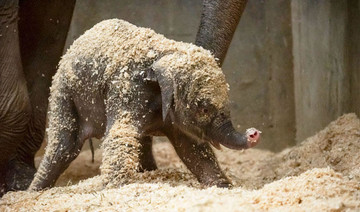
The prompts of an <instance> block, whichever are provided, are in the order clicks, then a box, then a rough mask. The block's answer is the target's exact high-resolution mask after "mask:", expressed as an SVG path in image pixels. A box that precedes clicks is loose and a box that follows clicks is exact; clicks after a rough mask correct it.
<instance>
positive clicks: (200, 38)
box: [195, 0, 247, 66]
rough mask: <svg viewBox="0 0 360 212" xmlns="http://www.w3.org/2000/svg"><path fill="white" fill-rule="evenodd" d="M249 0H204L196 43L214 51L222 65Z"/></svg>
mask: <svg viewBox="0 0 360 212" xmlns="http://www.w3.org/2000/svg"><path fill="white" fill-rule="evenodd" d="M246 3H247V0H203V10H202V15H201V22H200V26H199V31H198V33H197V35H196V41H195V44H196V45H198V46H202V47H204V48H205V49H208V50H210V51H211V52H213V54H214V56H215V57H216V58H218V59H219V60H218V63H219V65H220V66H221V65H222V63H223V62H224V59H225V56H226V53H227V50H228V48H229V45H230V42H231V40H232V37H233V35H234V32H235V30H236V27H237V25H238V23H239V20H240V17H241V15H242V13H243V11H244V9H245V5H246Z"/></svg>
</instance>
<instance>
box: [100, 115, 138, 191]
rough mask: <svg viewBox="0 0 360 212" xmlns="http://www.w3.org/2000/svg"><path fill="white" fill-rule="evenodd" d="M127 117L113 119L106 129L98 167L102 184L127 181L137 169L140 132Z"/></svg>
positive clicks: (107, 184)
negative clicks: (100, 161)
mask: <svg viewBox="0 0 360 212" xmlns="http://www.w3.org/2000/svg"><path fill="white" fill-rule="evenodd" d="M128 120H129V118H128V117H122V118H121V119H118V120H115V121H114V123H113V124H111V126H109V128H108V129H107V133H106V137H105V140H104V142H103V159H102V165H101V167H100V170H101V177H102V181H103V184H104V186H106V187H108V188H114V187H118V186H120V185H122V184H125V183H128V182H129V181H130V180H131V179H133V177H134V176H135V174H136V173H137V172H138V170H139V158H140V147H141V144H140V141H139V140H140V137H141V136H140V134H139V132H138V130H137V128H136V127H135V126H134V125H133V124H131V123H129V121H128Z"/></svg>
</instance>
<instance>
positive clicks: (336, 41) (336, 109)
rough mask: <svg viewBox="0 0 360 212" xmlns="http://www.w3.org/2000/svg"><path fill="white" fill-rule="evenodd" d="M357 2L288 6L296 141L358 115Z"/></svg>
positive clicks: (307, 0)
mask: <svg viewBox="0 0 360 212" xmlns="http://www.w3.org/2000/svg"><path fill="white" fill-rule="evenodd" d="M358 8H359V1H358V0H356V1H335V0H333V1H331V0H317V1H314V0H303V1H297V0H293V1H292V19H293V20H292V23H293V27H292V29H293V39H294V40H293V45H294V48H293V54H294V77H295V81H294V84H295V116H296V129H297V133H296V139H297V141H299V142H300V141H302V140H303V139H305V138H306V137H308V136H309V135H312V134H314V133H316V132H317V131H319V130H321V129H322V128H323V127H325V126H326V125H327V124H328V123H329V122H330V121H332V120H334V119H336V118H337V117H338V116H340V115H342V114H344V113H348V112H357V113H358V114H359V109H358V108H359V106H360V104H359V103H360V102H359V82H360V81H359V71H360V70H359V67H360V66H359V42H360V40H359V28H360V25H359V9H358Z"/></svg>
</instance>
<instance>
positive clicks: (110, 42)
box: [59, 19, 229, 107]
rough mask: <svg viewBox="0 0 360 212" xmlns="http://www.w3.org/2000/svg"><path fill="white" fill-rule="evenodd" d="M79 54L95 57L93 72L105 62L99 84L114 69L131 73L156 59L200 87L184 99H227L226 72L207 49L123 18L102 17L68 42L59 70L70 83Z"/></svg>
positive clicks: (167, 72) (74, 79)
mask: <svg viewBox="0 0 360 212" xmlns="http://www.w3.org/2000/svg"><path fill="white" fill-rule="evenodd" d="M82 58H90V59H91V58H94V61H92V64H93V66H94V71H96V72H98V71H99V72H101V71H102V70H98V67H99V66H100V64H99V61H102V62H103V63H106V68H105V70H104V71H103V72H104V73H103V75H102V79H99V80H100V81H101V82H96V83H99V84H104V83H106V82H107V80H109V79H111V78H112V76H113V75H114V74H116V73H117V72H124V73H127V75H129V76H132V75H133V73H132V72H133V71H134V70H133V69H131V68H130V67H129V65H133V64H136V66H138V67H136V69H141V68H144V67H148V66H149V65H150V66H151V65H152V64H153V63H154V62H156V61H157V62H158V65H159V66H162V67H163V69H162V70H161V71H164V73H162V74H163V75H166V76H168V77H170V78H174V77H176V78H177V80H178V81H179V82H178V83H179V84H189V85H188V86H187V88H189V89H191V88H197V87H200V88H201V89H200V90H199V92H192V91H191V90H185V91H184V92H185V93H189V94H190V95H186V96H187V97H188V98H189V99H188V100H187V102H193V100H194V99H195V98H202V97H203V98H207V99H210V100H212V101H213V102H212V103H213V104H214V105H215V106H217V107H222V106H223V105H222V104H223V103H227V102H228V89H229V88H228V84H227V83H226V81H225V75H224V74H223V72H222V70H221V68H220V67H219V66H218V64H217V62H216V60H215V58H214V57H213V55H212V54H211V52H210V51H208V50H205V49H203V48H202V47H198V46H195V45H193V44H191V43H184V42H178V41H174V40H170V39H167V38H165V37H164V36H163V35H161V34H158V33H156V32H154V31H153V30H151V29H148V28H143V27H137V26H135V25H133V24H130V23H128V22H126V21H123V20H119V19H110V20H105V21H102V22H100V23H98V24H96V25H95V26H94V27H92V28H91V29H89V30H88V31H86V32H85V33H84V34H83V35H81V36H80V37H79V38H78V39H76V40H75V41H74V43H73V44H72V45H71V46H70V48H69V49H68V50H67V52H66V54H65V55H64V56H63V57H62V59H61V61H60V64H59V72H61V73H62V74H63V75H64V76H65V78H66V79H67V80H68V83H69V84H70V85H71V86H72V87H77V86H79V76H78V73H76V71H77V70H74V68H73V66H74V63H81V59H82ZM95 59H98V60H97V61H96V60H95ZM99 59H100V60H99ZM164 68H166V69H165V70H164ZM154 71H160V70H154ZM127 89H129V88H127ZM209 97H210V98H209Z"/></svg>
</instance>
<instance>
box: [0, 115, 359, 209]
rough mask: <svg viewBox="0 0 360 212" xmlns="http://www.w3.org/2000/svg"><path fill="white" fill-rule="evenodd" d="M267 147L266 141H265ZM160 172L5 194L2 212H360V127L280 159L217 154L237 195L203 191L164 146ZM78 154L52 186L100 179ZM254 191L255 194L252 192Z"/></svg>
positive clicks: (349, 121) (329, 131) (351, 118)
mask: <svg viewBox="0 0 360 212" xmlns="http://www.w3.org/2000/svg"><path fill="white" fill-rule="evenodd" d="M263 142H265V141H263ZM154 154H155V157H156V161H157V163H158V166H159V170H156V171H152V172H145V173H143V174H138V175H136V176H135V179H134V181H135V182H134V183H130V184H127V185H124V186H122V187H120V188H117V189H105V190H101V189H100V188H101V186H97V185H96V184H97V183H98V182H99V179H98V177H94V178H91V179H87V180H84V181H82V182H81V183H79V184H76V185H73V186H67V187H56V188H52V189H49V190H47V191H40V192H24V191H23V192H10V193H8V194H6V195H5V196H4V197H3V199H2V200H0V210H1V211H3V210H5V211H6V210H8V211H17V210H23V211H26V210H29V209H30V210H34V209H35V210H43V211H48V210H55V209H56V210H81V209H83V210H112V211H118V210H126V211H128V210H134V211H138V210H140V211H141V210H162V211H165V210H166V211H168V210H176V211H179V210H197V211H199V210H209V209H211V210H214V211H215V210H223V211H228V210H239V211H244V210H246V211H251V210H276V211H278V210H287V211H289V210H291V211H294V210H295V211H303V210H308V211H324V210H326V211H343V210H344V211H345V210H350V211H351V210H352V211H356V210H360V120H359V119H358V118H357V117H356V116H355V115H354V114H348V115H344V116H342V117H340V118H339V119H338V120H336V121H334V122H332V123H331V124H330V125H329V126H328V127H327V128H325V129H324V130H322V131H321V132H319V133H318V134H316V135H315V136H313V137H311V138H309V139H307V140H305V141H304V142H303V143H302V144H301V145H298V146H295V147H292V148H289V149H286V150H284V151H282V152H280V153H277V154H276V153H272V152H268V151H264V150H257V149H250V150H247V151H244V152H240V151H232V150H225V149H224V150H223V151H216V154H217V156H218V159H219V162H220V164H221V166H222V168H223V169H225V172H226V174H227V175H228V176H229V177H230V178H231V179H232V181H233V183H234V185H235V188H233V189H230V190H228V189H220V188H216V187H211V188H205V189H204V188H202V187H201V185H200V184H199V183H198V182H197V181H196V179H195V178H194V177H193V176H192V175H191V174H190V172H189V171H188V170H186V168H185V166H184V165H183V164H182V163H181V162H180V160H179V159H178V157H177V156H176V154H175V152H174V150H173V148H172V147H171V145H170V144H169V143H164V142H159V143H156V144H155V145H154ZM99 157H100V150H98V151H97V152H96V162H95V164H93V165H92V164H91V155H90V152H89V151H86V152H83V153H82V154H81V155H80V156H79V158H78V159H77V160H76V161H74V163H73V164H72V165H71V166H70V167H69V169H68V170H67V171H66V172H65V173H64V175H63V176H62V177H61V178H60V179H59V181H58V184H57V185H66V184H69V182H72V183H74V184H75V183H77V181H78V180H79V179H81V178H86V177H87V176H86V174H85V173H86V172H88V176H94V175H96V174H98V173H99V170H98V166H99V161H101V158H99ZM253 189H257V190H253Z"/></svg>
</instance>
